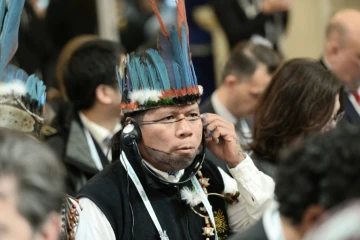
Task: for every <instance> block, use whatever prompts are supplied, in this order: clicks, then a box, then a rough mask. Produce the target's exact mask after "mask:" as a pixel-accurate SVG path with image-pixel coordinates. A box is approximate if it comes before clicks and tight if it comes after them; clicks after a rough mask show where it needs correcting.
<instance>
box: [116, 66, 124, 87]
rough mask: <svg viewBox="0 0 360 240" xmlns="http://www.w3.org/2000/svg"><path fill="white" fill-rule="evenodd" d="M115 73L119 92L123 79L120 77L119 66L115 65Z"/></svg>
mask: <svg viewBox="0 0 360 240" xmlns="http://www.w3.org/2000/svg"><path fill="white" fill-rule="evenodd" d="M115 73H116V77H117V80H118V84H119V89H120V92H122V91H123V86H122V83H123V79H122V77H121V75H120V70H119V66H115Z"/></svg>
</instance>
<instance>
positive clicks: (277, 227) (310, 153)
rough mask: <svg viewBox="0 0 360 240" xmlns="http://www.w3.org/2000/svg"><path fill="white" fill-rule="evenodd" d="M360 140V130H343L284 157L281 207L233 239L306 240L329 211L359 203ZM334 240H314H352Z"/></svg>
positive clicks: (280, 177)
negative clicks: (356, 201)
mask: <svg viewBox="0 0 360 240" xmlns="http://www.w3.org/2000/svg"><path fill="white" fill-rule="evenodd" d="M359 136H360V128H359V127H357V126H352V125H344V126H340V127H339V128H337V129H334V130H332V131H330V132H328V133H325V134H323V135H318V136H316V137H315V138H314V139H311V140H309V141H306V143H304V144H301V146H298V147H297V148H295V149H293V150H292V151H291V152H289V153H287V154H284V156H283V157H282V158H281V160H280V163H279V168H278V172H277V175H276V187H275V195H276V198H277V201H278V206H274V207H273V208H269V209H268V210H266V211H265V213H264V215H263V217H262V219H261V220H260V221H259V222H258V223H256V224H255V225H254V226H252V227H251V228H250V229H248V230H246V231H245V232H243V233H240V234H238V235H235V236H233V237H232V238H230V239H232V240H235V239H239V240H240V239H264V240H266V239H269V240H271V239H282V240H298V239H302V238H303V237H304V235H305V234H306V233H307V232H309V230H310V229H312V228H313V227H315V226H316V224H317V223H318V221H319V219H320V218H321V217H323V216H326V215H327V213H328V211H329V210H330V209H332V208H333V207H335V206H338V205H339V204H343V203H345V202H347V201H351V200H355V199H358V198H359V197H360V191H359V189H360V178H359V172H360V161H359V159H360V148H359V146H360V138H359ZM341 224H342V225H343V226H344V223H341ZM345 226H346V225H345ZM347 226H349V225H347ZM336 227H339V226H335V228H336ZM355 227H357V228H359V226H355ZM345 229H346V227H345ZM348 230H351V228H349V229H348ZM350 233H351V232H350ZM333 237H334V235H331V237H330V238H327V237H325V238H315V239H350V238H333ZM312 239H314V238H312ZM351 239H352V238H351Z"/></svg>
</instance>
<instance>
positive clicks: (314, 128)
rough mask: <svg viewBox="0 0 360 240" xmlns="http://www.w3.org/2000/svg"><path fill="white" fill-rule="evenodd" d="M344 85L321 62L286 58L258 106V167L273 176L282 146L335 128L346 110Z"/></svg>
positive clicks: (254, 146) (255, 135)
mask: <svg viewBox="0 0 360 240" xmlns="http://www.w3.org/2000/svg"><path fill="white" fill-rule="evenodd" d="M341 89H342V85H341V83H340V81H339V80H338V79H337V78H336V77H335V76H334V75H333V74H332V73H331V72H330V71H329V70H327V69H325V68H324V67H323V66H321V65H320V64H319V63H318V62H316V61H313V60H309V59H293V60H290V61H287V62H286V63H285V64H284V65H283V66H282V67H281V68H280V69H279V70H278V71H277V72H276V73H275V75H274V77H273V79H272V81H271V83H270V85H269V86H268V88H267V89H266V91H265V92H264V94H263V96H262V99H261V100H260V102H259V105H258V108H257V110H256V114H255V121H254V130H253V138H254V140H253V143H252V144H251V145H250V148H251V150H252V151H253V156H252V158H253V159H254V162H255V165H257V167H258V168H259V170H261V171H263V172H264V173H266V174H268V175H269V176H271V177H273V176H274V171H275V170H276V165H277V160H278V158H279V152H280V150H281V149H282V148H284V147H286V146H288V145H292V144H296V143H297V142H298V141H301V140H302V139H303V138H304V137H306V136H307V135H309V134H313V133H321V132H324V131H328V130H330V129H332V128H334V127H335V126H336V123H337V122H338V121H339V120H340V119H341V116H342V112H343V109H342V104H341V103H340V100H339V99H342V98H341V96H340V95H341V94H342V91H341Z"/></svg>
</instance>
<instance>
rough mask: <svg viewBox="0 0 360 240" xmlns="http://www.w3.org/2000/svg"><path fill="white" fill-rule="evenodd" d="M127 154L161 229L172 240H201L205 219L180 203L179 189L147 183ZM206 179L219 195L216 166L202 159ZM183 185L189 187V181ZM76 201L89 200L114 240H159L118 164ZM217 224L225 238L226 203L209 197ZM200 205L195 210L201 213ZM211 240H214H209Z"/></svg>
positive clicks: (134, 188) (136, 194)
mask: <svg viewBox="0 0 360 240" xmlns="http://www.w3.org/2000/svg"><path fill="white" fill-rule="evenodd" d="M129 155H130V154H127V157H128V160H129V162H130V163H131V165H132V166H133V168H134V170H135V172H136V173H137V175H138V177H139V179H140V181H141V183H142V185H143V187H144V190H145V192H146V194H147V196H148V198H149V200H150V202H151V205H152V207H153V209H154V212H155V214H156V216H157V218H158V220H159V222H160V225H161V227H162V229H163V230H165V231H166V233H167V235H168V236H169V239H171V240H184V239H186V240H191V239H192V240H203V239H205V236H203V235H202V231H203V230H202V228H203V227H205V220H204V218H202V217H199V216H198V215H196V214H195V213H194V212H193V211H192V210H191V209H190V207H189V205H187V204H186V202H185V201H183V200H181V197H180V190H181V188H182V187H183V186H181V187H162V188H154V187H151V186H149V185H148V184H147V182H146V178H145V177H144V175H143V174H142V173H143V172H142V169H141V166H140V163H139V161H138V160H136V159H135V158H132V157H131V156H129ZM201 171H202V173H203V176H204V177H205V178H210V181H209V183H210V185H209V186H208V187H207V190H208V192H209V193H222V192H223V190H224V183H223V180H222V177H221V174H220V172H219V170H218V169H217V167H216V166H215V165H214V164H212V163H211V162H210V161H207V160H205V161H204V164H203V167H202V169H201ZM185 186H188V187H192V184H191V181H188V182H187V183H186V184H185ZM77 197H78V198H80V197H86V198H89V199H90V200H92V201H93V202H94V203H95V204H96V205H97V206H98V207H99V208H100V209H101V211H102V212H103V213H104V214H105V216H106V218H107V219H108V221H109V222H110V224H111V226H112V228H113V230H114V233H115V237H116V239H117V240H121V239H123V240H128V239H136V240H142V239H144V240H145V239H146V240H151V239H154V240H159V239H160V237H159V234H158V233H157V230H156V228H155V225H154V223H153V221H152V219H151V218H150V215H149V213H148V211H147V210H146V208H145V205H144V203H143V201H142V199H141V197H140V195H139V193H138V192H137V189H136V187H135V185H134V184H133V182H132V180H131V178H130V177H128V176H127V172H126V171H125V169H124V167H123V166H122V164H121V162H120V161H116V162H115V163H113V164H112V165H110V166H108V167H107V168H106V169H104V170H103V171H102V172H100V173H99V174H98V175H97V176H95V177H94V178H93V179H91V180H90V181H89V182H88V183H87V184H86V185H85V186H84V187H83V188H82V189H81V190H80V192H79V194H78V196H77ZM209 201H210V204H211V205H212V208H213V213H214V216H215V222H216V225H217V230H218V236H219V239H225V238H226V237H227V236H228V232H229V231H228V230H229V229H228V222H227V213H226V208H225V202H224V200H223V199H222V198H220V197H216V196H209ZM200 206H202V203H201V204H199V206H196V207H195V209H196V210H197V211H199V212H200V210H199V207H200ZM211 239H214V237H212V238H211Z"/></svg>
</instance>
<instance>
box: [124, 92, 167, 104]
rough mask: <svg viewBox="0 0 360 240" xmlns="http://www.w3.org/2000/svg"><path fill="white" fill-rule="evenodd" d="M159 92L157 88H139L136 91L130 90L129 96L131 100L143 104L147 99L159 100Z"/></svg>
mask: <svg viewBox="0 0 360 240" xmlns="http://www.w3.org/2000/svg"><path fill="white" fill-rule="evenodd" d="M160 96H161V92H160V91H157V90H140V91H136V92H131V93H130V94H129V98H130V101H131V102H137V103H138V104H140V105H143V104H144V103H146V102H147V101H149V100H151V101H155V102H157V101H159V100H160Z"/></svg>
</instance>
